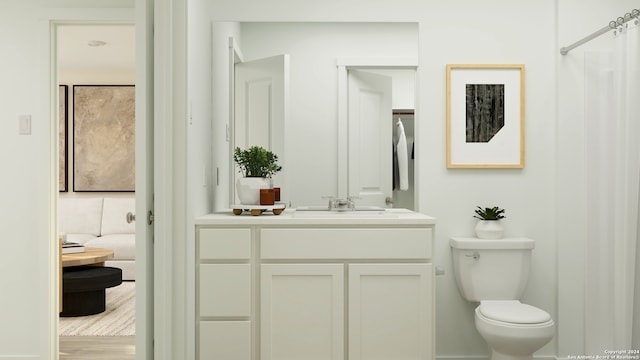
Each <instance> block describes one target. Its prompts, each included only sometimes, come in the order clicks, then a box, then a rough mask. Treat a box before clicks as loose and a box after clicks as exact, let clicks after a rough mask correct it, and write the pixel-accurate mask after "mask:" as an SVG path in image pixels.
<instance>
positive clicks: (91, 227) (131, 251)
mask: <svg viewBox="0 0 640 360" xmlns="http://www.w3.org/2000/svg"><path fill="white" fill-rule="evenodd" d="M135 207H136V206H135V198H107V197H105V198H102V197H99V198H60V199H59V201H58V231H59V232H60V233H64V234H65V235H66V238H67V241H71V242H76V243H80V244H83V245H84V246H86V247H98V248H106V249H111V250H113V259H111V260H107V261H106V262H105V266H111V267H116V268H120V269H122V279H123V280H135V263H136V228H135V222H132V223H130V224H129V223H127V213H129V212H130V213H132V214H135Z"/></svg>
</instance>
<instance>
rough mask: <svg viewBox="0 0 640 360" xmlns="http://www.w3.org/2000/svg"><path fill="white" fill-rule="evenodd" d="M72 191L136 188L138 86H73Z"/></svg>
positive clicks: (131, 190)
mask: <svg viewBox="0 0 640 360" xmlns="http://www.w3.org/2000/svg"><path fill="white" fill-rule="evenodd" d="M73 191H76V192H133V191H135V86H134V85H74V86H73Z"/></svg>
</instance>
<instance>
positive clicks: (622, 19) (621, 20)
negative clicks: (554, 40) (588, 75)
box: [560, 9, 640, 55]
mask: <svg viewBox="0 0 640 360" xmlns="http://www.w3.org/2000/svg"><path fill="white" fill-rule="evenodd" d="M639 15H640V10H638V9H633V10H632V11H631V12H629V13H626V14H624V16H620V17H618V18H617V19H616V20H612V21H610V22H609V25H607V26H605V27H603V28H602V29H600V30H598V31H596V32H594V33H593V34H591V35H588V36H586V37H584V38H583V39H581V40H578V41H576V42H574V43H573V44H571V45H569V46H565V47H562V48H560V54H562V55H567V54H568V53H569V51H571V50H573V49H575V48H577V47H578V46H580V45H582V44H584V43H586V42H589V41H591V40H593V39H595V38H597V37H598V36H600V35H602V34H604V33H606V32H609V31H610V30H613V29H616V28H617V27H618V26H622V25H623V24H624V23H626V22H627V21H631V19H634V18H635V19H636V24H638V17H639Z"/></svg>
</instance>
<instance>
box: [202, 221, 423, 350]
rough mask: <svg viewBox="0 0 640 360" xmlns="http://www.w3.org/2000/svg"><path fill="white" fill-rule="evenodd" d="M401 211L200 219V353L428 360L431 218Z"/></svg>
mask: <svg viewBox="0 0 640 360" xmlns="http://www.w3.org/2000/svg"><path fill="white" fill-rule="evenodd" d="M400 214H404V215H403V216H398V217H395V218H393V219H384V221H380V219H376V220H377V221H369V220H373V219H357V218H355V219H354V218H346V219H345V218H338V219H327V218H322V219H309V218H304V219H300V218H298V219H296V218H295V217H293V216H290V215H289V214H288V213H287V212H285V213H284V214H283V215H280V216H270V217H267V216H265V215H262V216H258V217H244V216H239V217H224V215H222V214H220V215H208V216H205V217H203V218H200V219H198V222H197V224H198V225H197V246H196V249H197V254H196V259H198V261H197V265H196V266H197V267H196V273H197V278H198V280H197V282H196V284H197V287H196V301H197V303H196V309H197V310H196V313H197V314H196V316H197V318H196V325H197V333H198V337H197V339H198V341H197V349H196V353H197V354H198V358H199V359H203V360H204V359H225V360H226V359H252V360H284V359H305V360H307V359H327V360H329V359H330V360H368V359H389V360H393V359H408V360H414V359H415V360H433V359H434V356H435V351H434V324H435V317H434V279H433V269H432V266H433V265H432V262H431V258H432V252H433V231H434V223H435V221H434V219H433V218H430V217H427V216H424V215H420V214H416V213H413V212H408V211H407V212H406V213H400ZM337 216H339V215H337ZM394 219H395V221H393V220H394ZM224 220H227V221H224ZM236 241H237V243H236Z"/></svg>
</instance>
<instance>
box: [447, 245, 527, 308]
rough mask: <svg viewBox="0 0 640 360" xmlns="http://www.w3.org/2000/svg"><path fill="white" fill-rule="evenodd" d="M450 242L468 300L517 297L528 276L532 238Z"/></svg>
mask: <svg viewBox="0 0 640 360" xmlns="http://www.w3.org/2000/svg"><path fill="white" fill-rule="evenodd" d="M449 245H450V246H451V252H452V255H453V272H454V276H455V278H456V284H457V285H458V290H459V291H460V294H461V295H462V297H464V298H465V299H467V300H468V301H480V300H518V299H520V297H521V296H522V293H523V292H524V289H525V287H526V285H527V280H528V278H529V267H530V265H531V250H532V249H533V248H534V241H533V240H532V239H528V238H505V239H499V240H481V239H476V238H457V237H456V238H451V239H450V241H449Z"/></svg>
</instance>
